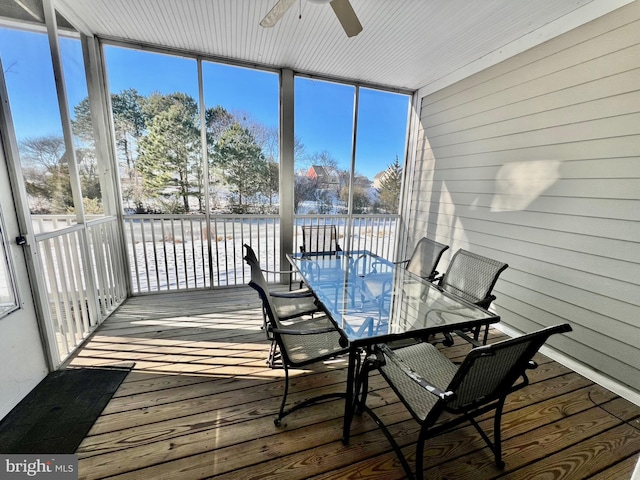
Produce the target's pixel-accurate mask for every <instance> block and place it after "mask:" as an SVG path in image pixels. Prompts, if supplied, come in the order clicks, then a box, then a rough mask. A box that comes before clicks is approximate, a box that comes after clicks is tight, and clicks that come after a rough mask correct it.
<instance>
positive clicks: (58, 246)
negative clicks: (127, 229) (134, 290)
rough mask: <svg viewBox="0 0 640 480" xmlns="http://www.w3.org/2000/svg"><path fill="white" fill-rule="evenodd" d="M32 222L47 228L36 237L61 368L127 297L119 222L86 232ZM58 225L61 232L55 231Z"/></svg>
mask: <svg viewBox="0 0 640 480" xmlns="http://www.w3.org/2000/svg"><path fill="white" fill-rule="evenodd" d="M33 217H35V218H34V225H36V224H39V225H40V226H43V227H45V228H43V229H42V230H45V231H42V230H41V233H38V234H36V244H37V246H38V255H39V257H40V262H39V264H40V267H41V268H42V274H43V278H44V284H45V287H46V289H47V291H46V297H47V305H45V306H44V311H45V312H48V313H49V314H50V318H48V319H46V320H47V321H48V322H49V324H50V326H51V329H52V331H53V333H54V335H55V338H56V343H57V345H56V347H57V357H58V358H57V360H58V362H59V363H62V362H63V361H64V360H65V359H66V358H67V357H68V355H69V354H70V353H71V352H73V350H74V349H75V348H76V347H77V346H78V345H79V344H80V343H81V342H82V341H83V340H84V339H85V338H87V336H88V335H89V334H90V333H91V332H92V331H93V330H94V329H95V328H96V327H97V326H98V325H99V324H100V323H102V321H103V320H104V319H105V318H106V317H107V316H108V315H109V313H110V312H111V311H113V309H114V308H115V307H117V306H118V305H119V304H120V303H121V302H122V301H123V300H124V299H125V298H126V293H127V292H126V281H125V278H124V272H123V265H124V263H123V255H122V247H121V242H120V241H118V222H117V219H116V218H115V217H102V218H100V219H98V220H94V221H92V222H89V223H87V224H86V228H85V226H84V225H78V224H73V225H72V226H69V227H66V228H62V229H59V228H60V226H62V225H64V224H65V223H67V224H71V221H69V220H68V219H67V218H59V217H52V216H47V218H41V216H36V215H34V216H33ZM54 226H55V227H56V228H58V229H57V230H54V231H51V227H54ZM46 230H48V231H46ZM83 250H84V252H83ZM87 258H88V260H83V259H87ZM85 262H87V263H88V264H86V263H85ZM91 272H92V274H93V276H91V277H90V276H89V275H91Z"/></svg>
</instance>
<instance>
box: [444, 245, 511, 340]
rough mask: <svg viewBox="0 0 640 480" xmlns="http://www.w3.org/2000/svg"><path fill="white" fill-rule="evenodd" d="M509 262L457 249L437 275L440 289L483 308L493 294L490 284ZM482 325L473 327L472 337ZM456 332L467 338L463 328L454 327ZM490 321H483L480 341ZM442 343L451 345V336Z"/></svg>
mask: <svg viewBox="0 0 640 480" xmlns="http://www.w3.org/2000/svg"><path fill="white" fill-rule="evenodd" d="M507 267H509V265H508V264H506V263H503V262H499V261H497V260H493V259H491V258H488V257H483V256H482V255H478V254H476V253H472V252H469V251H467V250H463V249H460V250H458V251H457V252H456V253H455V254H454V255H453V257H452V258H451V262H450V263H449V266H448V267H447V270H446V272H445V273H444V275H443V276H442V277H440V278H439V279H437V282H438V285H439V286H440V288H442V289H443V290H445V291H447V292H449V293H453V294H454V295H457V296H458V297H461V298H463V299H465V300H467V301H468V302H471V303H474V304H476V305H478V306H479V307H482V308H484V309H489V306H490V305H491V302H493V301H494V300H495V299H496V297H495V295H492V293H491V292H492V290H493V287H494V286H495V284H496V282H497V281H498V277H499V276H500V274H501V273H502V272H504V271H505V270H506V269H507ZM480 329H481V326H478V327H476V328H475V330H474V332H473V340H474V341H476V342H477V341H478V338H479V337H480ZM455 333H456V334H458V335H460V336H462V337H464V338H465V339H466V340H469V341H471V340H470V339H469V337H467V336H466V335H464V332H460V331H456V332H455ZM488 334H489V325H488V324H487V325H485V333H484V338H483V342H482V344H486V343H487V336H488ZM444 343H445V345H449V346H450V345H453V339H452V337H451V336H450V335H446V339H445V342H444Z"/></svg>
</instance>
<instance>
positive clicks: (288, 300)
mask: <svg viewBox="0 0 640 480" xmlns="http://www.w3.org/2000/svg"><path fill="white" fill-rule="evenodd" d="M244 248H245V249H246V255H245V257H244V260H245V261H246V262H247V264H248V265H249V267H250V268H251V278H252V280H253V279H257V280H258V281H259V284H260V285H263V288H264V290H265V292H266V293H267V295H269V297H270V299H271V304H272V305H273V308H274V309H275V310H276V312H277V314H278V317H279V318H280V319H281V320H292V319H300V318H301V317H304V316H308V315H311V316H312V317H313V315H314V314H316V313H318V312H321V311H322V310H321V309H320V307H319V306H318V305H317V304H316V297H315V296H314V295H313V292H311V290H309V289H308V288H301V289H298V290H293V291H288V292H269V290H268V287H267V281H266V280H265V278H264V275H263V273H264V272H271V273H273V272H272V271H271V270H264V269H262V268H260V262H259V260H258V257H257V255H256V253H255V252H254V250H253V248H251V246H249V245H247V244H244ZM275 273H288V271H284V272H275ZM262 328H263V329H264V330H265V333H266V335H267V338H268V339H269V340H270V341H271V348H270V350H269V357H268V358H267V365H269V366H270V367H275V366H276V365H277V363H278V362H279V360H280V354H279V352H278V345H277V342H276V341H275V339H274V337H273V335H272V333H271V331H270V329H269V328H268V322H267V312H266V310H265V309H264V308H263V309H262Z"/></svg>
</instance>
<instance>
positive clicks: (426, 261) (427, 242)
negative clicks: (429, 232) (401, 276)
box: [407, 237, 449, 280]
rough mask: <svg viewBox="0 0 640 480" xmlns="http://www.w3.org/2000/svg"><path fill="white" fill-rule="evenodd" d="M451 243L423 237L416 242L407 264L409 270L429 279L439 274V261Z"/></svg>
mask: <svg viewBox="0 0 640 480" xmlns="http://www.w3.org/2000/svg"><path fill="white" fill-rule="evenodd" d="M448 248H449V245H445V244H444V243H439V242H436V241H434V240H431V239H429V238H427V237H422V238H421V239H420V241H418V243H417V244H416V248H415V249H414V250H413V254H412V255H411V258H410V259H409V263H408V264H407V270H409V271H410V272H411V273H413V274H415V275H418V276H419V277H422V278H426V279H428V280H431V279H433V278H434V277H435V276H436V275H437V270H436V268H438V262H440V258H441V257H442V254H443V253H444V252H445V250H447V249H448Z"/></svg>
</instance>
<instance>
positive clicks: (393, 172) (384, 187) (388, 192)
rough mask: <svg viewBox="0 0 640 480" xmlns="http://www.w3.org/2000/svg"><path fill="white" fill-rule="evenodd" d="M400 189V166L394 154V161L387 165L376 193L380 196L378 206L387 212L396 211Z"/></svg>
mask: <svg viewBox="0 0 640 480" xmlns="http://www.w3.org/2000/svg"><path fill="white" fill-rule="evenodd" d="M401 189H402V166H401V165H400V162H398V156H397V155H396V159H395V161H394V162H393V163H392V164H391V165H389V167H388V168H387V170H386V172H385V173H384V175H383V177H382V179H381V180H380V187H379V188H378V194H379V198H380V207H381V208H382V209H383V210H384V211H386V212H387V213H398V207H399V205H400V191H401Z"/></svg>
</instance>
